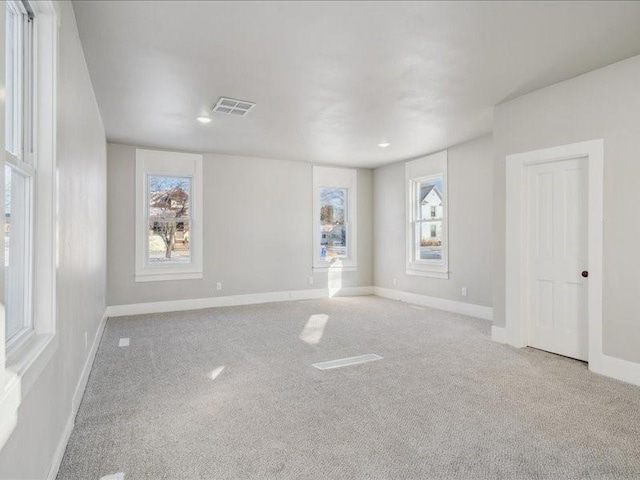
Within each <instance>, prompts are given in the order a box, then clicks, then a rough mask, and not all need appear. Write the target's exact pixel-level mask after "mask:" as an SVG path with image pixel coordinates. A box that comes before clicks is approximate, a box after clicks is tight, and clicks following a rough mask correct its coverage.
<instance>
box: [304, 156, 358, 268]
mask: <svg viewBox="0 0 640 480" xmlns="http://www.w3.org/2000/svg"><path fill="white" fill-rule="evenodd" d="M356 180H357V177H356V170H354V169H347V168H330V167H313V183H314V202H313V204H314V208H313V210H314V217H315V218H314V229H313V231H314V236H313V238H314V248H313V253H314V258H313V266H314V268H316V269H322V268H328V267H334V268H352V269H353V268H355V267H356V245H355V236H356V228H355V218H356V201H355V199H356Z"/></svg>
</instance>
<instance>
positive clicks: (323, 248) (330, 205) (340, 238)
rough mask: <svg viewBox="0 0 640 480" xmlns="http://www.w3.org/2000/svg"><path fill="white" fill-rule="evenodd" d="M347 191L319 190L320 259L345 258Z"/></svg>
mask: <svg viewBox="0 0 640 480" xmlns="http://www.w3.org/2000/svg"><path fill="white" fill-rule="evenodd" d="M346 219H347V189H346V188H334V187H328V188H327V187H323V188H320V235H321V238H320V258H321V260H331V259H333V258H344V257H346V256H347V223H346Z"/></svg>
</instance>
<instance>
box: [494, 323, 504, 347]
mask: <svg viewBox="0 0 640 480" xmlns="http://www.w3.org/2000/svg"><path fill="white" fill-rule="evenodd" d="M491 340H493V341H494V342H498V343H507V329H506V328H503V327H497V326H495V325H492V326H491Z"/></svg>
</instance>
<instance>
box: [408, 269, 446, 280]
mask: <svg viewBox="0 0 640 480" xmlns="http://www.w3.org/2000/svg"><path fill="white" fill-rule="evenodd" d="M405 273H406V274H407V275H415V276H418V277H430V278H445V279H447V278H449V272H436V271H431V270H414V269H412V268H407V269H406V270H405Z"/></svg>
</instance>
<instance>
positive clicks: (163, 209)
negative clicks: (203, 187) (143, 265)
mask: <svg viewBox="0 0 640 480" xmlns="http://www.w3.org/2000/svg"><path fill="white" fill-rule="evenodd" d="M191 182H192V179H191V178H190V177H167V176H161V175H149V176H148V188H147V199H148V202H149V203H148V205H147V214H148V219H149V248H148V250H147V253H148V261H149V263H150V264H155V265H159V264H177V265H184V264H187V265H188V264H190V263H191V249H190V246H189V231H190V229H189V225H190V222H189V200H190V198H191Z"/></svg>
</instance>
